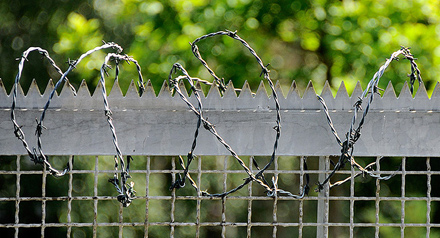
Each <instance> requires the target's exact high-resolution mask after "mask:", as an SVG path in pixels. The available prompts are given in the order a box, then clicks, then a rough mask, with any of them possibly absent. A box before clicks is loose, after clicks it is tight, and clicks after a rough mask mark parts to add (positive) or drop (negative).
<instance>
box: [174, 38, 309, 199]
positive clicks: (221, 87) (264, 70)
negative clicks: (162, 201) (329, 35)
mask: <svg viewBox="0 0 440 238" xmlns="http://www.w3.org/2000/svg"><path fill="white" fill-rule="evenodd" d="M217 35H225V36H229V37H231V38H233V39H235V40H238V41H240V42H241V43H242V44H243V45H244V46H245V47H246V48H247V49H248V50H249V51H250V52H251V54H252V55H253V56H254V57H255V58H256V60H257V63H258V64H259V65H260V67H261V68H262V72H261V74H260V76H261V75H264V78H265V79H266V80H267V81H268V83H269V86H270V88H271V90H272V96H273V99H274V101H275V107H276V113H277V120H276V126H275V127H274V129H275V131H276V138H275V143H274V149H273V153H272V156H271V159H270V161H269V162H268V163H267V164H266V165H265V166H264V167H263V168H262V169H261V170H259V172H258V173H257V174H256V175H255V177H254V176H253V174H252V173H251V171H250V169H249V168H247V166H246V165H245V164H244V162H243V161H242V160H241V159H240V158H239V157H238V155H237V154H236V153H235V152H234V151H233V150H232V148H231V147H230V146H229V145H228V144H226V142H224V140H223V139H222V138H221V137H220V136H219V135H218V133H217V132H216V131H215V129H214V127H213V126H212V124H210V123H209V122H208V121H207V120H204V119H203V116H202V113H201V111H202V109H201V102H200V99H199V98H198V95H196V98H197V100H198V102H199V108H198V109H196V108H195V107H194V106H193V105H192V104H191V103H190V102H189V101H188V100H186V98H185V96H184V95H183V94H182V93H181V92H180V89H179V85H178V80H176V79H178V78H176V79H175V80H171V75H172V73H173V71H175V70H176V69H179V70H181V71H182V69H183V67H182V66H181V65H180V64H175V65H174V66H173V69H172V70H171V72H170V76H169V81H170V85H172V86H173V87H171V89H172V88H174V89H175V90H176V92H177V93H178V94H179V95H180V97H181V98H182V100H184V101H185V103H186V104H187V105H188V106H189V108H190V109H191V110H192V111H194V112H195V113H196V114H197V115H198V117H199V121H200V120H202V121H203V123H204V127H205V129H207V130H209V131H211V133H213V134H214V135H215V136H216V137H217V139H218V140H219V141H220V142H221V143H222V144H223V145H224V146H225V147H226V148H227V149H228V150H229V151H230V152H231V154H232V155H233V157H234V158H235V159H236V160H237V161H238V162H239V163H240V165H241V166H242V168H243V169H244V170H245V172H246V173H247V174H248V175H249V177H248V178H247V179H246V180H245V181H244V182H243V183H242V184H241V185H239V186H238V187H237V188H235V189H232V190H230V191H228V192H225V193H221V194H210V195H209V196H218V197H223V196H226V195H228V194H230V193H232V192H235V191H237V190H239V189H241V188H242V187H243V186H245V185H246V184H248V183H249V182H251V181H256V182H258V183H259V184H260V185H262V186H263V187H264V188H265V189H266V191H267V192H268V195H270V196H275V195H276V194H277V193H278V192H280V193H283V190H280V189H278V188H277V185H276V184H273V186H272V188H271V186H270V185H269V184H268V183H267V181H266V180H265V179H264V177H263V173H264V171H265V170H267V169H268V168H269V167H270V165H271V164H272V163H273V162H274V160H275V157H276V150H277V148H278V141H279V138H280V134H281V133H280V132H281V129H280V128H281V125H280V124H281V116H280V105H279V101H278V96H277V93H276V91H275V87H274V85H273V83H272V80H271V79H270V76H269V70H268V69H267V66H268V65H266V66H265V65H264V64H263V61H262V60H261V58H260V57H259V56H258V55H257V53H256V52H255V50H254V49H252V47H250V45H249V44H248V43H247V42H246V41H244V40H243V39H242V38H240V37H239V36H238V35H237V33H236V32H232V31H228V30H226V31H219V32H214V33H210V34H207V35H204V36H201V37H199V38H197V39H196V40H194V41H193V42H192V43H190V44H191V48H192V51H193V54H194V56H195V57H196V58H197V59H199V61H200V62H201V63H202V65H203V66H204V67H205V68H206V69H207V70H208V72H209V73H210V74H211V75H212V76H213V77H214V81H215V82H216V84H217V86H218V88H219V91H220V93H221V95H223V93H224V92H225V90H226V86H225V83H224V79H223V78H222V79H220V78H219V77H218V76H217V75H216V74H215V73H214V71H213V70H212V69H211V68H210V67H209V66H208V63H207V62H206V61H205V60H203V58H202V57H201V55H200V52H199V50H198V46H197V45H196V44H197V43H198V42H200V41H201V40H203V39H207V38H209V37H214V36H217ZM182 72H183V73H184V74H186V75H185V77H186V78H187V80H188V81H189V82H190V84H191V85H193V79H194V78H191V77H190V76H189V75H187V73H186V70H184V69H183V71H182ZM191 87H192V88H194V89H195V87H194V86H191ZM195 91H196V90H195ZM199 127H200V125H199V124H198V126H197V128H196V134H195V137H194V142H193V147H192V148H191V151H190V153H189V154H188V163H187V166H186V168H185V167H184V176H183V179H182V178H181V177H180V175H179V178H178V179H177V180H176V182H174V183H173V184H172V185H171V187H170V189H173V188H177V187H181V186H182V185H184V179H185V177H188V178H190V176H186V175H188V167H189V164H190V162H191V160H192V159H193V158H192V156H193V155H192V152H193V150H194V148H195V144H196V140H197V134H198V129H199ZM179 159H180V161H182V158H181V157H179ZM304 163H305V161H304ZM181 164H183V163H182V162H181ZM305 168H307V166H305ZM182 180H183V183H182ZM272 181H277V179H273V180H272ZM307 181H308V179H307ZM191 184H192V185H193V187H195V186H194V185H195V183H194V181H192V182H191ZM195 188H196V187H195ZM306 191H307V192H308V184H307V185H306V186H304V189H303V191H302V193H301V195H300V196H297V195H293V194H287V193H283V194H285V195H292V196H294V197H303V196H304V194H305V193H306ZM204 193H205V195H207V193H206V192H204Z"/></svg>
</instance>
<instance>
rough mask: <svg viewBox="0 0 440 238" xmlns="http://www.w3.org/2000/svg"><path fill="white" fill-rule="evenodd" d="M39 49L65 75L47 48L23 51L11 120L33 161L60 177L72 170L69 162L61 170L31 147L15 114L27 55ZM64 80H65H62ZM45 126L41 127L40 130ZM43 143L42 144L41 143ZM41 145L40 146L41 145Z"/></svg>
mask: <svg viewBox="0 0 440 238" xmlns="http://www.w3.org/2000/svg"><path fill="white" fill-rule="evenodd" d="M33 51H37V52H38V53H40V54H41V55H42V56H43V58H47V59H48V60H49V63H50V64H51V65H52V66H53V67H54V68H55V70H56V71H57V72H58V73H59V74H61V75H64V73H63V71H62V70H61V69H60V68H59V67H58V66H57V65H56V63H55V61H54V60H53V59H52V58H51V57H50V56H49V53H48V52H47V50H44V49H42V48H40V47H30V48H29V49H27V50H26V51H24V52H23V54H22V56H21V59H20V63H19V64H18V73H17V75H16V76H15V81H14V88H13V91H12V105H11V121H12V123H13V124H14V135H15V136H16V137H17V138H18V139H19V140H20V141H21V142H22V144H23V146H24V148H25V149H26V151H27V153H28V155H29V157H30V159H31V161H33V162H34V163H35V164H41V165H43V166H46V168H47V170H49V173H50V174H52V175H53V176H55V177H60V176H63V175H64V174H66V173H67V172H68V171H69V170H70V166H69V164H67V165H66V167H65V168H64V169H63V171H59V170H57V169H55V168H53V167H52V165H51V164H50V163H49V161H48V160H47V158H46V156H44V154H40V155H39V154H38V153H37V149H36V148H35V147H34V148H33V149H32V150H31V149H30V148H29V145H28V143H27V142H26V138H25V134H24V132H23V130H22V129H21V128H22V126H20V125H19V124H18V122H17V120H16V116H15V107H16V104H17V92H18V88H19V83H20V78H21V75H22V72H23V67H24V62H25V61H28V59H27V57H28V55H29V54H30V53H31V52H33ZM60 81H63V80H60ZM64 81H65V82H66V83H67V84H68V85H69V87H70V89H71V90H72V91H73V93H74V94H76V90H75V88H74V87H73V86H72V85H71V84H70V83H69V81H68V79H67V77H64ZM37 128H38V127H37ZM41 128H43V127H40V130H41ZM38 134H39V133H38V130H37V136H38ZM40 145H41V144H40ZM39 147H40V146H39Z"/></svg>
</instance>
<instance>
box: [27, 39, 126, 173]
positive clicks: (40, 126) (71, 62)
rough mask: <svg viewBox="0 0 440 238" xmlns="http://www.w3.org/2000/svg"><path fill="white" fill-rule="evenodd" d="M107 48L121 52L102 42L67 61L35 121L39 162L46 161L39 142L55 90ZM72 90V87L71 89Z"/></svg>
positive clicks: (110, 44) (117, 46)
mask: <svg viewBox="0 0 440 238" xmlns="http://www.w3.org/2000/svg"><path fill="white" fill-rule="evenodd" d="M108 48H112V49H115V50H116V51H117V52H121V51H122V47H120V46H119V45H117V44H116V43H113V42H109V43H106V42H104V44H103V45H102V46H98V47H95V48H93V49H91V50H89V51H87V52H86V53H84V54H82V55H81V56H80V57H79V58H78V59H77V60H68V64H69V68H68V69H67V70H66V72H64V73H63V74H62V75H61V78H60V79H59V80H58V82H57V83H56V84H55V86H54V88H53V89H52V91H51V92H50V94H49V98H48V99H47V102H46V104H45V105H44V108H43V111H42V112H41V116H40V119H39V120H37V126H36V130H35V135H36V137H37V149H34V150H35V151H37V150H38V154H39V155H38V157H39V159H40V160H43V161H47V156H46V155H45V154H44V152H43V149H42V141H41V136H42V134H43V129H47V128H46V127H45V126H44V125H43V121H44V118H45V116H46V111H47V109H48V108H49V105H50V102H51V100H52V98H53V96H54V95H55V93H56V90H57V89H58V87H59V86H60V85H61V83H62V82H64V81H67V75H68V74H69V73H70V72H71V71H72V70H73V69H75V68H76V66H77V65H78V64H79V63H80V62H81V61H82V60H83V59H84V58H85V57H87V56H89V55H91V54H93V53H94V52H97V51H99V50H103V49H108ZM71 88H73V87H71ZM74 93H75V94H76V92H75V91H74ZM66 168H67V169H65V170H64V171H63V172H64V173H62V174H57V175H56V176H62V175H64V174H65V173H66V172H67V171H68V170H69V169H70V168H68V166H67V167H66ZM54 172H55V171H54Z"/></svg>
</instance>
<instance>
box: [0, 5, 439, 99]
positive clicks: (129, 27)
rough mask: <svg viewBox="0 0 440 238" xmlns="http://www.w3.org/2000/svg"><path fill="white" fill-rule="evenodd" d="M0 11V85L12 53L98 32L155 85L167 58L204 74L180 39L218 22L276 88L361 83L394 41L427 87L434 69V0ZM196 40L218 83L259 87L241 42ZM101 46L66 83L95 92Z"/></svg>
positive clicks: (93, 42) (69, 50)
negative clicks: (266, 69) (265, 66)
mask: <svg viewBox="0 0 440 238" xmlns="http://www.w3.org/2000/svg"><path fill="white" fill-rule="evenodd" d="M0 12H1V13H2V14H0V19H1V22H2V26H1V27H0V29H1V30H0V39H1V45H0V52H1V62H2V64H1V65H0V77H1V78H2V79H3V81H4V83H5V85H6V87H7V89H8V91H9V90H10V88H11V87H12V83H13V78H14V75H15V74H16V71H17V70H16V69H15V67H16V62H15V61H14V58H16V57H19V56H20V55H21V52H23V51H24V50H25V49H26V48H28V47H29V46H41V47H43V48H46V49H48V50H49V52H51V53H52V56H53V57H54V58H55V59H56V61H57V62H65V61H66V60H67V58H71V59H75V58H77V57H79V55H80V54H81V53H83V52H85V51H86V50H88V49H91V48H93V47H95V46H97V45H99V44H101V40H106V41H114V42H116V43H118V44H120V45H121V46H122V47H124V48H125V51H124V53H126V54H128V55H131V56H133V57H134V58H135V59H137V60H138V61H139V63H140V65H141V66H142V67H143V74H144V76H145V78H147V79H151V81H152V83H153V85H154V86H155V89H156V91H157V90H159V88H160V86H161V85H162V82H163V80H165V79H166V78H167V76H168V73H169V70H170V69H171V66H172V64H173V63H175V62H180V63H181V64H183V65H184V66H185V67H186V68H187V69H188V71H189V73H190V74H191V75H193V76H197V77H201V78H205V79H208V80H211V78H210V75H209V74H208V72H207V71H206V70H205V69H204V68H203V67H202V66H201V64H200V63H199V62H198V61H197V60H196V59H195V58H194V57H193V56H192V53H191V50H190V45H189V44H188V42H191V41H193V40H194V39H195V38H197V37H199V36H201V35H203V34H206V33H210V32H214V31H218V30H223V29H229V30H238V33H239V35H240V36H241V37H242V38H243V39H245V40H247V41H248V42H249V43H250V44H251V46H252V47H254V48H255V50H256V51H257V52H258V54H259V55H260V56H261V58H262V59H263V61H264V62H265V63H271V67H270V68H271V73H272V78H273V79H275V80H279V81H280V82H281V84H282V85H283V87H284V88H286V87H289V86H290V84H291V82H292V81H293V80H295V81H296V82H297V83H298V84H299V86H300V87H303V88H304V87H305V85H306V84H307V82H308V81H310V80H311V81H312V82H314V85H315V88H316V89H317V90H318V91H319V90H320V89H321V88H322V86H323V85H324V82H325V80H328V81H329V82H330V84H331V86H332V87H333V88H334V89H335V90H336V89H337V88H338V87H339V85H340V83H341V82H342V81H344V82H345V85H346V86H347V88H348V90H349V91H350V90H351V89H353V87H354V85H355V84H356V82H357V81H361V83H362V84H363V86H365V84H366V83H367V82H368V81H369V79H370V78H371V77H372V76H373V74H374V73H375V72H376V70H377V69H378V67H379V66H380V65H381V64H383V63H384V59H385V58H386V57H389V55H390V54H391V53H392V52H394V51H396V50H397V49H399V47H400V45H405V46H410V47H412V53H413V54H414V55H415V56H416V57H418V58H419V60H418V64H419V65H420V68H421V71H422V76H423V77H424V80H425V84H426V87H427V88H428V91H429V92H432V90H433V88H434V86H435V84H436V77H435V73H436V72H438V70H439V69H440V68H439V67H440V66H439V65H440V64H439V62H440V47H439V37H438V32H439V30H438V29H439V27H438V23H439V20H440V15H439V12H440V6H439V5H438V4H437V2H436V1H411V2H404V3H401V2H396V1H391V0H389V1H380V2H377V1H362V2H356V1H342V2H341V1H325V0H321V1H304V0H302V1H282V0H280V1H262V0H259V1H249V0H228V1H225V0H222V1H220V0H219V1H183V0H171V1H138V0H119V1H117V0H94V1H84V0H80V1H73V2H64V3H63V4H58V2H57V1H50V0H49V1H40V2H36V3H35V2H32V3H27V2H23V1H20V2H19V3H16V2H12V1H10V2H3V3H0ZM199 46H200V51H201V53H202V55H203V56H204V57H205V59H207V62H208V63H210V65H211V66H212V67H213V68H214V69H215V71H216V72H217V74H218V75H219V76H221V77H224V78H225V79H226V81H229V80H233V82H234V84H235V85H236V86H238V87H241V86H242V85H243V83H244V81H245V80H248V81H249V83H250V85H251V88H252V89H256V88H257V87H258V84H259V81H260V80H261V78H259V77H258V74H259V69H258V67H257V65H256V63H255V60H254V59H253V58H252V57H250V54H249V53H248V52H246V51H245V50H244V49H243V47H242V46H241V45H240V44H239V43H237V42H233V41H232V40H230V39H220V38H219V39H211V40H205V41H202V42H201V43H200V45H199ZM103 54H104V53H99V54H96V55H93V56H91V57H90V58H89V59H86V60H85V61H84V62H82V63H81V64H80V66H79V67H78V69H77V70H76V75H72V76H71V77H70V78H71V81H73V83H74V84H75V85H79V83H80V81H81V80H82V79H86V81H87V82H88V84H89V87H90V88H91V89H92V90H93V89H94V87H95V86H96V84H97V82H98V69H99V67H100V65H101V63H102V58H103ZM37 66H39V65H37ZM62 66H63V68H67V66H66V64H64V65H62ZM35 68H36V69H35ZM45 71H46V69H44V67H33V69H32V71H31V72H26V73H25V77H24V79H23V82H22V83H23V84H24V86H25V88H26V86H27V85H28V84H29V83H30V81H31V80H32V78H36V79H37V80H38V82H39V85H40V87H43V88H42V89H44V87H45V83H46V82H47V80H48V78H49V77H51V78H53V79H54V80H57V79H58V78H59V76H58V75H56V74H54V73H53V72H51V71H49V75H48V74H47V73H45ZM124 72H125V73H124ZM124 72H123V75H122V78H121V80H120V83H121V86H122V89H123V90H124V89H126V88H127V87H128V84H129V83H130V81H131V80H132V79H136V78H137V77H136V71H135V69H134V67H124ZM408 72H409V64H407V63H398V64H396V63H394V65H393V66H392V67H391V68H390V69H388V72H387V73H386V74H385V80H383V81H382V82H381V85H380V86H381V87H385V86H386V84H387V81H389V80H391V81H392V82H393V84H394V85H395V87H396V90H397V91H398V92H399V91H400V89H401V87H402V85H403V82H404V81H405V80H407V78H406V74H407V73H408ZM107 86H108V87H109V88H110V87H111V82H109V84H108V85H107Z"/></svg>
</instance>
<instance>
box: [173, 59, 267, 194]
mask: <svg viewBox="0 0 440 238" xmlns="http://www.w3.org/2000/svg"><path fill="white" fill-rule="evenodd" d="M176 70H180V71H181V72H182V73H183V74H184V75H185V76H186V78H187V79H188V81H189V83H190V85H191V88H192V89H193V90H194V89H196V87H195V85H194V82H193V81H192V80H191V77H190V76H189V75H188V72H187V71H186V70H185V69H184V68H183V67H182V65H180V64H179V63H175V64H174V65H173V68H172V70H171V71H170V76H169V77H168V79H169V84H170V89H171V90H174V91H175V92H176V93H177V94H179V96H180V98H181V99H182V100H183V101H184V102H185V103H186V104H187V105H188V107H189V109H190V110H192V111H193V112H194V113H195V114H196V115H197V117H198V121H199V120H200V121H201V122H203V127H204V128H205V129H206V130H208V131H209V132H211V133H212V134H213V135H214V136H215V137H216V138H217V140H218V141H219V142H220V143H221V144H222V145H223V146H224V147H225V148H226V149H227V150H228V151H229V152H230V153H231V155H232V156H233V157H234V158H235V159H236V160H237V161H238V162H239V164H240V166H241V167H242V168H243V169H244V170H245V172H246V173H247V174H248V176H249V177H250V178H251V179H249V178H248V179H247V180H246V181H247V182H245V183H244V184H242V185H241V186H239V187H240V188H241V187H243V186H244V185H245V184H247V183H249V182H250V181H252V180H255V181H258V182H259V183H260V184H261V185H262V186H263V187H265V188H266V189H267V190H269V191H270V187H269V186H268V185H266V184H265V183H264V182H263V181H261V180H259V179H256V178H255V177H254V175H253V174H252V172H251V170H250V169H249V168H248V167H247V166H246V165H245V163H244V162H243V160H242V159H241V158H240V157H239V156H238V154H237V153H236V152H235V151H234V150H233V149H232V148H231V146H230V145H229V144H227V143H226V142H225V140H224V139H223V138H222V137H221V136H220V135H219V134H218V133H217V130H216V129H215V127H214V125H213V124H211V123H210V122H209V121H208V120H206V119H205V118H203V115H202V114H201V113H200V112H202V108H201V107H202V103H201V99H200V95H199V94H198V93H197V94H196V93H195V92H197V89H196V90H195V91H194V96H195V98H196V99H197V102H198V104H199V109H196V108H195V107H194V105H193V104H192V103H191V102H189V100H188V99H187V98H186V97H185V95H184V94H183V93H182V91H181V89H180V87H179V82H178V81H177V80H176V79H172V74H173V73H174V72H175V71H176ZM198 128H199V125H198V126H197V129H196V130H198ZM197 135H198V132H197V133H195V134H194V137H196V136H197ZM194 141H196V139H195V140H194ZM194 141H193V144H192V147H191V151H193V150H194V149H193V147H194V145H195V144H194ZM191 151H190V152H189V153H188V154H189V155H190V156H193V155H192V154H191V153H192V152H191ZM190 158H191V157H190ZM191 160H192V158H191V159H189V160H188V162H189V163H187V166H186V168H185V171H186V172H184V176H183V178H182V180H183V181H178V180H177V181H176V182H174V183H173V184H172V186H171V187H170V189H173V188H179V187H182V186H183V185H184V179H185V178H186V174H187V173H188V169H189V168H188V167H189V164H190V162H191ZM237 190H238V189H237ZM237 190H235V189H233V190H231V191H228V192H225V193H222V194H209V193H207V192H202V195H204V196H214V197H224V196H226V195H228V194H230V193H232V192H235V191H237Z"/></svg>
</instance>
